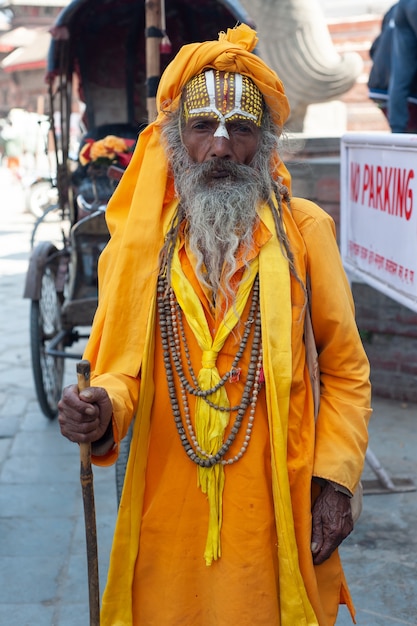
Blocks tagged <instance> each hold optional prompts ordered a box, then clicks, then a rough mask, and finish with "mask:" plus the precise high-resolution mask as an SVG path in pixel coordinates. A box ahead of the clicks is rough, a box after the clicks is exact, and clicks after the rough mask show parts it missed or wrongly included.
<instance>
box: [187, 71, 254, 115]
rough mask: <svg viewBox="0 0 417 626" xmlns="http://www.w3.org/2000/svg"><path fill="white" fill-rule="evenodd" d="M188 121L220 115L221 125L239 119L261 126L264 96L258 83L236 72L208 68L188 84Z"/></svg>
mask: <svg viewBox="0 0 417 626" xmlns="http://www.w3.org/2000/svg"><path fill="white" fill-rule="evenodd" d="M183 107H184V108H183V111H184V117H185V120H186V121H188V119H190V118H193V117H205V116H207V117H213V115H214V116H215V117H217V118H218V119H219V121H220V124H221V125H224V124H225V123H226V122H230V121H235V120H237V119H244V120H250V121H252V122H253V123H254V124H256V126H260V125H261V120H262V111H263V97H262V94H261V92H260V91H259V89H258V87H257V86H256V85H255V83H254V82H253V81H252V80H251V79H250V78H249V77H248V76H243V75H242V74H237V73H234V72H221V71H219V70H206V71H205V72H202V73H201V74H198V75H197V76H194V78H192V79H191V80H190V82H189V83H188V84H187V85H186V87H185V93H184V105H183Z"/></svg>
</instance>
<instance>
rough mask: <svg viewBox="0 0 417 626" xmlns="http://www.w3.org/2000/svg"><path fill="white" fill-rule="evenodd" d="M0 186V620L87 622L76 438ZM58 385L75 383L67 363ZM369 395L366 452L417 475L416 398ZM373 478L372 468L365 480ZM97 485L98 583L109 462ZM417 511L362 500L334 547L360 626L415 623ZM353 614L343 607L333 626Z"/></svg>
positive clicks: (15, 217)
mask: <svg viewBox="0 0 417 626" xmlns="http://www.w3.org/2000/svg"><path fill="white" fill-rule="evenodd" d="M0 193H1V204H0V294H1V300H0V380H1V384H0V625H4V626H6V625H7V626H75V625H77V626H87V625H88V624H89V611H88V584H87V574H86V570H87V566H86V556H85V554H86V551H85V534H84V517H83V505H82V497H81V487H80V482H79V452H78V446H75V445H74V444H71V443H69V442H68V441H67V440H66V439H64V438H63V437H62V436H61V435H60V433H59V428H58V424H57V422H56V421H50V420H48V419H47V418H46V417H44V416H43V414H42V413H41V411H40V409H39V407H38V404H37V400H36V395H35V391H34V387H33V382H32V369H31V362H30V343H29V309H30V303H29V302H28V301H26V300H23V298H22V293H23V286H24V281H25V276H26V271H27V262H28V256H29V250H30V245H29V242H30V236H31V232H32V228H33V218H32V217H31V216H30V215H28V214H26V213H25V212H24V204H23V197H22V192H21V189H20V187H19V185H18V184H17V183H16V182H13V181H12V179H11V177H10V175H9V173H8V172H6V171H4V170H1V169H0ZM57 232H58V234H59V224H55V225H54V224H52V225H51V226H50V227H48V231H45V232H42V233H41V232H40V231H39V233H38V234H39V235H40V236H41V238H44V237H43V236H44V234H46V239H47V240H49V241H50V240H52V239H54V238H55V236H56V235H57ZM65 382H66V383H67V382H75V365H74V362H73V361H69V362H68V363H67V364H66V381H65ZM373 404H374V417H373V419H372V422H371V429H370V430H371V448H372V451H373V452H374V453H375V454H376V455H377V457H378V459H379V461H380V462H381V464H382V466H383V467H384V468H385V470H386V471H387V472H388V473H389V474H390V476H391V477H393V478H394V479H398V480H399V479H401V478H410V479H412V480H413V481H414V483H415V484H417V460H416V450H417V428H416V426H417V406H415V405H408V406H407V405H403V404H400V403H398V402H395V401H392V400H390V401H387V400H384V399H382V398H374V402H373ZM372 478H375V475H374V473H373V472H372V471H371V469H370V467H369V466H367V467H366V468H365V472H364V479H372ZM94 487H95V498H96V515H97V534H98V544H99V568H100V589H101V590H102V589H103V588H104V583H105V579H106V572H107V566H108V558H109V550H110V545H111V537H112V533H113V528H114V522H115V517H116V488H115V479H114V470H113V469H112V468H110V469H103V468H97V469H95V470H94ZM416 514H417V492H416V491H411V492H404V493H385V494H382V495H367V496H366V497H365V500H364V511H363V514H362V517H361V518H360V520H359V522H358V524H357V527H356V529H355V531H354V533H353V534H352V535H351V536H350V537H349V538H348V539H347V540H346V542H345V543H344V545H343V547H342V549H341V554H342V558H343V561H344V564H345V570H346V576H347V579H348V582H349V585H350V588H351V591H352V595H353V598H354V601H355V604H356V608H357V623H358V625H359V626H391V625H392V626H395V625H401V624H407V625H413V626H416V625H417V563H416V562H417V558H416V555H417V532H416V530H415V529H416V519H417V515H416ZM350 623H351V622H350V619H349V617H348V614H347V611H346V609H345V608H344V607H343V608H342V609H341V611H340V615H339V618H338V621H337V626H348V624H350ZM184 626H196V625H194V624H189V625H188V624H184ZM232 626H234V625H232ZM254 626H256V625H254ZM271 626H272V625H271ZM285 626H297V625H285Z"/></svg>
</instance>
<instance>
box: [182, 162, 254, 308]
mask: <svg viewBox="0 0 417 626" xmlns="http://www.w3.org/2000/svg"><path fill="white" fill-rule="evenodd" d="M175 169H176V170H177V171H176V172H175V184H176V188H177V192H178V195H179V197H180V201H181V206H182V208H183V210H184V213H185V216H186V218H187V222H188V228H187V237H188V245H189V247H190V250H191V251H192V253H193V254H194V256H195V258H196V262H197V263H196V267H195V271H196V275H197V278H198V279H199V281H200V282H201V283H202V284H203V285H205V286H206V287H207V288H209V289H210V290H211V292H212V298H213V300H215V299H216V297H217V294H218V293H219V292H220V293H222V294H223V295H224V297H225V298H226V300H227V301H229V300H230V298H231V297H232V290H231V287H230V279H231V277H232V276H233V274H234V273H235V271H236V267H237V260H236V252H237V249H238V247H239V246H241V252H239V254H242V258H243V260H244V261H245V259H246V257H247V253H248V251H249V250H250V249H251V247H252V244H253V231H254V226H255V223H256V221H257V219H258V218H257V212H256V207H257V205H258V203H259V201H260V200H262V199H264V198H265V185H264V183H263V182H262V180H261V177H260V175H259V173H258V172H257V171H256V170H255V169H254V168H252V167H248V166H246V165H237V164H235V163H232V162H228V161H226V162H224V161H223V160H221V161H220V162H219V161H218V160H217V159H216V160H212V161H209V162H207V163H202V164H196V163H192V162H188V164H187V166H186V167H180V168H175ZM216 169H221V170H225V169H227V171H228V172H229V176H227V177H226V178H216V179H213V178H212V176H211V172H212V171H213V170H216Z"/></svg>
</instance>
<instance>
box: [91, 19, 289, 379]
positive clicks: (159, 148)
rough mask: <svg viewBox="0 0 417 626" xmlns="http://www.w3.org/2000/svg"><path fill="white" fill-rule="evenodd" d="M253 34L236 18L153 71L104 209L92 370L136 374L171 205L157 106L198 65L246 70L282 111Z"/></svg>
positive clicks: (161, 107)
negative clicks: (105, 234) (126, 158)
mask: <svg viewBox="0 0 417 626" xmlns="http://www.w3.org/2000/svg"><path fill="white" fill-rule="evenodd" d="M257 41H258V39H257V36H256V32H255V31H254V30H252V29H251V28H250V27H249V26H247V25H245V24H241V25H240V26H238V27H237V28H234V29H228V31H227V33H221V34H220V35H219V40H218V41H207V42H204V43H193V44H188V45H186V46H183V47H182V48H181V50H180V51H179V52H178V54H177V55H176V57H175V58H174V60H173V61H172V62H171V63H170V64H169V66H168V67H167V69H166V70H165V72H164V74H163V75H162V77H161V80H160V84H159V88H158V93H157V107H158V117H157V119H156V120H155V121H154V122H153V123H152V124H149V126H147V127H146V128H145V130H143V131H142V133H141V134H140V136H139V139H138V143H137V146H136V149H135V152H134V154H133V157H132V160H131V162H130V164H129V166H128V168H127V170H126V172H125V173H124V175H123V178H122V180H121V181H120V183H119V185H118V187H117V189H116V191H115V193H114V195H113V197H112V198H111V200H110V202H109V205H108V207H107V212H106V219H107V224H108V227H109V231H110V234H111V240H110V242H109V244H108V245H107V246H106V248H105V250H104V251H103V253H102V255H101V257H100V261H99V287H100V289H99V306H98V309H97V312H96V316H95V319H94V323H93V328H92V331H91V335H90V340H89V342H88V345H87V348H86V351H85V358H88V359H89V360H90V361H91V363H92V369H93V372H94V375H98V374H102V373H105V372H119V373H122V374H126V375H128V376H133V377H135V376H137V375H138V373H139V370H140V366H141V359H142V354H143V348H144V342H145V335H146V329H147V328H148V322H149V319H148V318H149V315H150V309H151V306H152V303H153V301H154V296H155V291H156V281H157V275H158V257H159V252H160V250H161V248H162V245H163V241H164V236H165V234H166V232H167V229H168V227H169V223H170V221H171V219H172V216H173V213H174V211H175V206H176V204H175V201H174V188H173V181H172V179H171V178H170V177H169V172H168V162H167V158H166V155H165V150H164V148H163V145H162V143H161V123H163V120H164V119H165V117H166V114H165V113H164V111H166V110H175V109H176V108H177V107H178V105H179V101H180V97H181V92H182V89H183V87H184V86H185V85H186V84H187V82H188V81H189V80H190V79H191V78H193V77H194V76H195V75H196V74H199V73H201V72H202V71H203V70H204V69H206V68H213V69H217V70H220V71H229V72H236V73H240V74H243V75H245V76H248V77H249V78H251V79H252V80H253V82H254V83H255V84H256V85H257V86H258V88H259V90H260V91H261V93H262V95H263V96H264V98H265V102H266V104H267V106H268V108H269V110H270V112H271V114H272V116H273V119H274V121H275V122H276V124H277V125H278V126H279V127H282V126H283V125H284V124H285V122H286V120H287V118H288V115H289V104H288V100H287V97H286V95H285V91H284V87H283V85H282V83H281V81H280V79H279V78H278V76H277V75H276V73H275V72H274V71H273V70H272V69H270V68H269V67H268V66H267V65H266V64H265V63H264V61H262V59H260V58H259V57H258V56H256V55H255V54H253V53H252V50H253V49H254V48H255V46H256V43H257ZM276 173H277V176H280V177H281V178H282V179H283V182H284V183H285V184H286V185H287V186H288V187H289V184H290V178H289V174H288V172H287V170H286V168H285V166H284V164H283V163H282V162H279V160H277V168H276Z"/></svg>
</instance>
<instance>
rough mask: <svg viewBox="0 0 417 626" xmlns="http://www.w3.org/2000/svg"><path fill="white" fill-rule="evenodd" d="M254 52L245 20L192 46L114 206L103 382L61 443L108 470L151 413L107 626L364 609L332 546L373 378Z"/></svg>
mask: <svg viewBox="0 0 417 626" xmlns="http://www.w3.org/2000/svg"><path fill="white" fill-rule="evenodd" d="M256 41H257V39H256V33H255V32H254V31H252V30H251V29H250V28H248V27H247V26H245V25H241V26H239V27H238V28H236V29H233V30H229V31H228V32H227V34H224V33H222V34H221V35H220V37H219V41H212V42H205V43H201V44H190V45H187V46H185V47H184V48H182V49H181V50H180V52H179V53H178V55H177V56H176V58H175V59H174V61H173V62H172V63H171V64H170V66H169V67H168V69H167V70H166V72H165V73H164V75H163V76H162V79H161V82H160V86H159V92H158V106H159V115H158V118H157V120H156V121H155V122H154V123H153V124H150V125H149V126H148V127H147V128H146V129H145V130H144V131H143V133H142V134H141V136H140V138H139V142H138V145H137V148H136V151H135V154H134V156H133V159H132V161H131V164H130V165H129V168H128V170H127V172H126V173H125V175H124V177H123V179H122V181H121V183H120V184H119V187H118V189H117V190H116V192H115V194H114V196H113V198H112V200H111V202H110V205H109V207H108V213H107V220H108V225H109V230H110V233H111V240H110V242H109V244H108V246H107V248H106V249H105V250H104V252H103V254H102V257H101V259H100V265H99V271H100V273H99V281H100V282H99V284H100V297H99V307H98V310H97V314H96V317H95V320H94V325H93V328H92V333H91V337H90V340H89V343H88V346H87V349H86V353H85V357H86V358H88V359H90V361H91V363H92V369H93V387H91V388H90V389H89V390H87V391H83V392H82V393H81V394H78V392H77V388H76V386H70V387H68V388H66V389H65V390H64V393H63V397H62V400H61V402H60V405H59V409H60V415H59V421H60V425H61V430H62V433H63V434H64V435H65V436H66V437H68V438H69V439H70V440H71V441H76V442H92V449H93V455H94V456H93V460H94V461H95V462H96V463H97V464H99V465H106V464H110V463H113V462H114V461H115V460H116V458H117V454H118V446H119V442H120V440H121V438H123V437H124V436H125V434H126V432H127V430H128V427H129V424H130V422H131V421H132V419H133V416H136V417H135V424H134V433H133V438H132V443H131V449H130V456H129V463H128V467H127V471H126V478H125V485H124V490H123V495H122V501H121V505H120V510H119V515H118V520H117V525H116V529H115V536H114V543H113V549H112V555H111V563H110V568H109V575H108V581H107V586H106V590H105V593H104V597H103V606H102V624H104V625H105V626H115V625H116V624H118V625H135V626H136V625H138V626H150V625H151V624H155V625H158V626H174V624H175V625H181V626H194V625H196V624H199V626H223V625H224V626H226V625H227V626H229V625H230V624H239V625H240V626H253V625H256V626H272V625H275V624H276V625H279V624H282V625H284V626H294V625H297V626H299V625H302V624H305V625H306V626H307V625H309V626H311V625H313V624H320V625H321V626H329V625H330V624H334V623H335V620H336V615H337V611H338V606H339V603H347V604H348V605H349V607H350V609H351V611H353V607H352V603H351V600H350V596H349V592H348V589H347V586H346V582H345V579H344V576H343V571H342V567H341V564H340V560H339V556H338V551H337V547H338V545H339V544H340V543H341V542H342V541H343V539H344V538H345V537H346V536H347V535H348V534H349V533H350V532H351V530H352V525H353V524H352V514H351V506H350V497H351V495H352V494H353V492H354V491H355V488H356V486H357V484H358V482H359V479H360V475H361V472H362V467H363V462H364V456H365V450H366V446H367V421H368V418H369V415H370V408H369V402H370V397H369V396H370V387H369V368H368V362H367V359H366V356H365V354H364V351H363V348H362V344H361V341H360V338H359V336H358V332H357V329H356V325H355V319H354V313H353V304H352V298H351V294H350V290H349V285H348V282H347V280H346V278H345V275H344V273H343V268H342V265H341V261H340V256H339V252H338V248H337V244H336V240H335V236H334V225H333V222H332V220H331V218H330V217H329V216H328V215H327V214H325V213H324V212H323V211H322V210H321V209H320V208H319V207H317V206H316V205H314V204H312V203H311V202H308V201H305V200H300V199H295V198H290V177H289V175H288V172H287V170H286V168H285V166H284V164H283V163H282V162H281V161H280V158H279V154H278V148H277V143H278V137H279V135H280V133H281V131H282V127H283V125H284V124H285V121H286V119H287V117H288V113H289V107H288V102H287V99H286V96H285V93H284V89H283V86H282V84H281V82H280V80H279V79H278V77H277V76H276V74H275V73H274V72H273V71H272V70H271V69H270V68H268V67H267V66H266V65H265V64H264V63H263V61H262V60H261V59H259V58H258V57H257V56H256V55H254V54H252V50H253V48H254V46H255V45H256ZM307 280H309V281H310V283H311V294H312V295H311V298H308V297H307V293H308V290H307V288H306V284H307ZM309 307H311V317H312V321H313V326H314V331H315V338H316V343H317V347H318V352H319V366H320V382H321V395H320V408H319V414H318V417H317V421H315V419H314V413H315V412H314V402H313V394H312V386H311V382H310V378H309V372H308V368H307V364H306V350H305V344H304V340H303V334H304V318H305V314H306V311H307V310H309Z"/></svg>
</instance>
